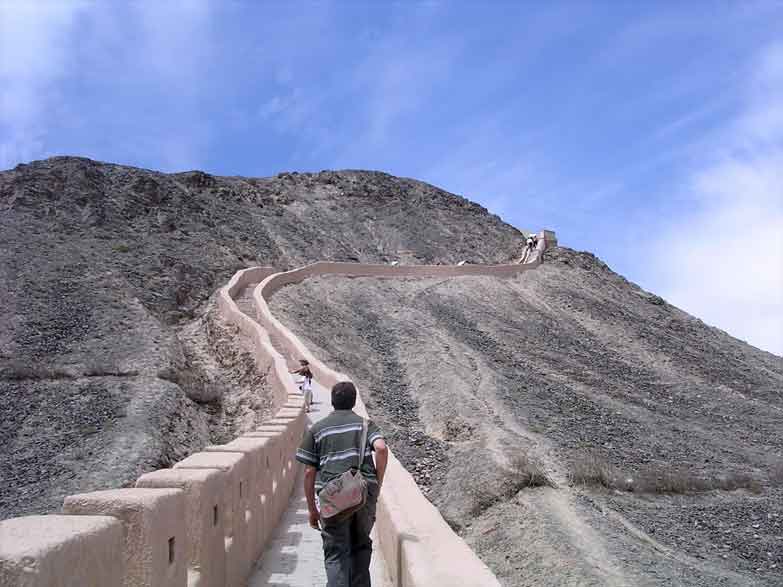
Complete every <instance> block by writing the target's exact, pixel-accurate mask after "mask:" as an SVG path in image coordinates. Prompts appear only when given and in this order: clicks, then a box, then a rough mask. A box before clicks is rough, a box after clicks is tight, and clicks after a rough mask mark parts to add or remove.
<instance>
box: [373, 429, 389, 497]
mask: <svg viewBox="0 0 783 587" xmlns="http://www.w3.org/2000/svg"><path fill="white" fill-rule="evenodd" d="M372 447H373V449H374V450H375V472H376V473H377V474H378V487H379V488H380V487H381V486H382V485H383V478H384V476H385V475H386V464H387V463H388V462H389V449H388V448H387V447H386V441H385V440H384V439H383V438H378V439H376V441H375V442H373V443H372Z"/></svg>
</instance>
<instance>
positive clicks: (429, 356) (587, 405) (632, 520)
mask: <svg viewBox="0 0 783 587" xmlns="http://www.w3.org/2000/svg"><path fill="white" fill-rule="evenodd" d="M273 311H274V312H276V313H277V315H279V316H280V317H281V319H283V321H284V322H285V323H286V324H288V325H289V326H290V327H292V328H293V329H294V331H295V332H297V333H298V334H299V335H300V336H301V337H302V339H303V341H304V342H305V344H307V345H309V346H310V348H311V349H312V350H313V351H314V352H315V353H316V354H318V355H319V356H320V357H322V358H323V359H325V360H326V362H327V363H329V364H331V365H333V366H335V367H337V368H339V369H340V370H344V372H347V373H350V374H351V375H352V376H353V377H355V378H356V380H357V382H358V384H359V385H360V386H361V389H362V390H364V391H363V393H364V395H365V396H366V397H367V399H368V408H369V410H370V411H371V413H372V414H373V415H374V416H375V417H376V419H377V420H378V421H379V422H380V423H381V425H382V426H383V427H384V429H385V430H386V432H387V434H388V436H389V439H390V442H391V444H392V447H393V449H394V450H395V452H396V453H397V454H398V456H399V457H400V459H401V460H402V461H403V463H404V464H405V465H406V466H407V467H408V469H409V470H410V471H412V472H413V473H414V476H415V477H416V479H417V482H418V483H419V485H420V486H421V487H423V488H424V489H425V491H426V492H427V494H428V496H429V497H430V499H431V500H432V501H433V503H435V504H436V505H437V506H438V507H439V509H440V511H441V512H442V514H443V515H444V517H445V518H446V519H447V520H448V522H449V523H450V524H451V525H452V526H453V527H454V528H455V529H456V530H457V531H459V532H460V534H461V535H462V536H464V537H465V538H466V540H468V542H469V543H470V544H471V545H472V546H473V547H474V548H475V550H476V551H477V552H478V553H479V554H480V556H481V557H482V558H483V559H484V560H485V561H486V562H487V563H488V564H489V565H490V566H491V567H492V568H493V570H495V572H496V573H497V574H498V576H499V577H501V579H502V580H503V582H504V584H506V585H533V584H535V585H540V584H547V585H548V584H552V585H596V586H598V585H707V584H719V585H737V586H739V585H780V584H781V582H783V468H781V463H782V462H783V461H782V460H781V456H782V455H783V426H782V425H781V424H782V423H783V399H782V398H781V389H783V364H782V361H781V358H780V357H776V356H774V355H771V354H769V353H766V352H763V351H760V350H758V349H755V348H753V347H751V346H749V345H747V344H745V343H743V342H741V341H738V340H736V339H733V338H731V337H730V336H728V335H727V334H725V333H724V332H722V331H719V330H717V329H714V328H711V327H708V326H707V325H705V324H703V323H702V322H700V321H699V320H697V319H695V318H693V317H691V316H689V315H687V314H685V313H684V312H682V311H680V310H678V309H677V308H674V307H672V306H671V305H669V304H667V303H666V302H665V301H664V300H662V299H661V298H659V297H657V296H655V295H652V294H650V293H648V292H645V291H643V290H641V289H640V288H638V287H637V286H635V285H634V284H631V283H629V282H628V281H626V280H625V279H623V278H622V277H621V276H619V275H617V274H615V273H613V272H612V271H610V270H609V268H608V267H607V266H606V265H605V264H604V263H602V262H601V261H600V260H598V259H597V258H595V257H594V256H592V255H589V254H585V253H576V252H574V251H571V250H568V249H564V248H559V249H556V250H554V251H550V252H548V253H547V261H546V263H545V265H543V266H542V267H540V268H539V269H537V270H535V271H533V272H529V273H526V274H524V275H522V276H520V277H518V278H515V279H513V280H501V279H495V278H486V277H463V278H455V279H447V280H442V279H430V280H394V279H373V278H357V279H346V278H337V277H329V278H317V279H311V280H308V281H306V282H304V283H302V284H298V285H292V286H289V287H287V288H285V289H284V290H282V291H281V292H279V293H278V294H276V296H275V297H274V298H273ZM543 577H546V580H545V579H544V578H543Z"/></svg>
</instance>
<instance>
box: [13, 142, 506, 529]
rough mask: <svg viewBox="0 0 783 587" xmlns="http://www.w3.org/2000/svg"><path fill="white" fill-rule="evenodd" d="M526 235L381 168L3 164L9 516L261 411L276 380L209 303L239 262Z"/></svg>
mask: <svg viewBox="0 0 783 587" xmlns="http://www.w3.org/2000/svg"><path fill="white" fill-rule="evenodd" d="M521 241H522V235H521V234H520V233H519V232H518V231H517V230H515V229H514V228H513V227H511V226H508V225H506V224H504V223H502V222H501V221H500V220H499V219H498V218H497V217H496V216H492V215H490V214H488V213H487V211H486V210H485V209H483V208H482V207H481V206H478V205H476V204H473V203H471V202H469V201H468V200H465V199H464V198H461V197H458V196H453V195H451V194H448V193H446V192H444V191H442V190H438V189H437V188H434V187H432V186H429V185H427V184H423V183H421V182H417V181H413V180H407V179H400V178H395V177H392V176H389V175H387V174H383V173H375V172H352V171H346V172H322V173H317V174H295V173H292V174H280V175H278V176H276V177H273V178H265V179H250V178H239V177H223V178H221V177H213V176H211V175H207V174H205V173H201V172H188V173H180V174H168V175H167V174H162V173H157V172H153V171H147V170H143V169H136V168H131V167H124V166H119V165H110V164H104V163H98V162H95V161H90V160H88V159H83V158H72V157H71V158H69V157H57V158H53V159H49V160H46V161H37V162H34V163H31V164H29V165H20V166H18V167H17V168H15V169H13V170H9V171H5V172H0V292H2V295H1V296H0V423H1V425H0V444H2V447H3V448H2V450H0V518H5V517H9V516H13V515H21V514H24V513H34V512H45V511H52V510H54V509H56V508H58V507H59V505H60V504H61V500H62V497H63V495H65V494H67V493H69V492H71V493H72V492H75V491H86V490H91V489H96V488H103V487H109V486H112V485H119V484H122V483H126V482H130V481H132V480H134V479H135V478H136V477H137V476H138V475H139V474H140V473H141V472H143V471H145V470H149V469H151V468H154V467H156V466H160V465H162V464H166V463H169V462H171V461H172V460H176V459H178V458H181V457H182V456H183V455H184V454H187V453H188V452H190V451H193V450H196V449H198V448H199V447H200V446H203V445H204V444H205V443H207V442H209V441H210V440H212V441H215V440H220V439H222V438H225V436H226V435H228V434H232V433H234V432H235V430H237V429H238V427H239V428H241V427H242V426H247V425H250V424H249V423H252V420H253V416H254V414H255V415H256V416H257V417H262V416H263V414H264V410H266V409H268V403H267V402H266V396H265V393H264V381H263V378H262V377H259V376H257V375H256V374H254V372H253V371H252V369H251V368H250V366H251V363H250V357H249V356H248V355H247V353H243V349H242V348H241V347H238V346H236V345H235V344H234V342H235V340H234V339H235V337H234V336H233V333H232V332H231V331H227V330H225V326H224V325H221V324H220V323H219V322H218V321H215V320H214V316H213V314H211V313H210V312H209V310H210V308H211V306H210V304H209V303H208V299H209V297H210V295H212V294H213V292H214V291H215V290H216V289H217V288H218V287H220V286H221V285H223V284H224V283H225V282H226V281H227V280H228V279H229V278H230V276H231V275H232V274H233V273H234V272H235V271H236V270H238V269H240V268H242V267H246V266H251V265H275V266H277V267H280V268H281V269H285V268H291V267H294V266H299V265H301V264H303V263H306V262H311V261H317V260H321V259H333V260H360V261H387V260H389V259H397V258H402V259H403V260H406V259H407V261H408V262H425V261H426V262H444V263H445V262H457V261H459V260H461V259H462V258H464V257H465V256H467V255H468V254H470V256H471V258H473V259H476V260H481V261H485V262H501V261H505V260H507V259H509V258H511V257H512V256H513V255H515V254H518V252H519V247H520V244H521ZM400 250H404V251H415V254H416V255H418V258H416V257H414V256H413V254H411V253H406V252H402V253H400V252H399V251H400Z"/></svg>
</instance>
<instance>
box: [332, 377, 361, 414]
mask: <svg viewBox="0 0 783 587" xmlns="http://www.w3.org/2000/svg"><path fill="white" fill-rule="evenodd" d="M355 405H356V387H355V386H354V384H353V383H351V382H350V381H340V382H339V383H335V384H334V387H332V407H333V408H334V409H335V410H352V409H353V407H354V406H355Z"/></svg>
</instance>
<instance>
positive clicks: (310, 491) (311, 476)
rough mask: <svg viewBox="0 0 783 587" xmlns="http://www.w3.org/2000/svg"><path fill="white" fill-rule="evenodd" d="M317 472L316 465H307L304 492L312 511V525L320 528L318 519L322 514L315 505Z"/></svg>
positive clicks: (308, 507) (309, 509) (308, 508)
mask: <svg viewBox="0 0 783 587" xmlns="http://www.w3.org/2000/svg"><path fill="white" fill-rule="evenodd" d="M317 473H318V471H317V470H316V468H315V467H311V466H310V465H307V466H305V471H304V494H305V498H306V499H307V510H308V511H309V512H310V527H311V528H314V529H315V530H320V529H321V528H319V527H318V521H319V520H320V519H321V515H320V514H319V513H318V508H317V507H315V476H316V474H317Z"/></svg>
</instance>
